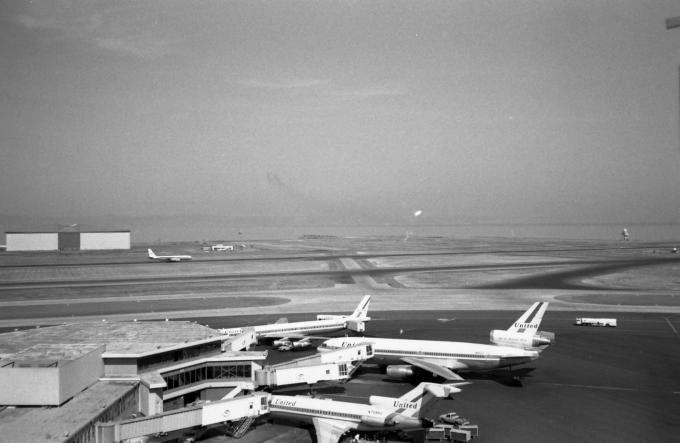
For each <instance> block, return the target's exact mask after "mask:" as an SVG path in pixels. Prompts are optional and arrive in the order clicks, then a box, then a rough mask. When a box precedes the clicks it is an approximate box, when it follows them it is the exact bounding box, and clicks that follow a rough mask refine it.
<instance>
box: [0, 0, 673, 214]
mask: <svg viewBox="0 0 680 443" xmlns="http://www.w3.org/2000/svg"><path fill="white" fill-rule="evenodd" d="M678 15H680V3H678V2H677V1H676V0H668V1H641V0H631V1H625V0H611V1H551V0H540V1H539V0H537V1H519V0H512V1H511V0H507V1H494V2H486V1H479V0H469V1H462V0H461V1H455V0H452V1H442V2H428V1H409V2H399V1H386V2H373V1H346V2H323V1H318V2H317V1H305V2H291V1H265V2H258V1H252V0H250V1H243V2H237V1H225V0H220V1H217V0H216V1H206V0H201V1H189V0H181V1H180V0H159V1H152V0H144V1H110V0H104V1H56V0H49V1H48V0H45V1H30V2H29V1H14V0H5V1H3V2H1V3H0V56H1V57H2V63H0V156H1V161H0V212H1V213H3V214H17V215H52V216H54V215H75V216H78V215H100V214H124V215H147V214H202V213H211V214H224V215H268V214H273V215H280V214H312V215H336V214H343V215H345V216H347V215H350V216H356V217H357V218H358V219H360V218H361V217H367V216H376V217H385V218H390V217H401V216H402V215H403V214H412V213H413V211H415V210H422V211H423V216H422V217H426V216H428V217H430V216H431V217H450V218H451V219H452V220H455V219H457V218H459V217H480V218H483V219H490V220H496V221H503V220H517V219H522V220H526V221H570V222H573V221H580V222H601V221H613V222H616V221H619V220H623V221H649V222H658V221H677V220H678V219H680V173H679V172H680V147H679V146H680V145H679V141H678V64H680V28H679V29H671V30H666V29H665V26H664V22H665V19H666V18H667V17H672V16H678Z"/></svg>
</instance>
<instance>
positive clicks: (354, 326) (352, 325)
mask: <svg viewBox="0 0 680 443" xmlns="http://www.w3.org/2000/svg"><path fill="white" fill-rule="evenodd" d="M347 329H349V330H350V331H356V332H364V331H365V330H366V323H364V321H363V320H347Z"/></svg>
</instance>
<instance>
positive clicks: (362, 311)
mask: <svg viewBox="0 0 680 443" xmlns="http://www.w3.org/2000/svg"><path fill="white" fill-rule="evenodd" d="M370 302H371V296H370V295H366V296H365V297H364V298H363V299H362V300H361V302H360V303H359V305H357V307H356V309H355V310H354V312H353V313H352V314H350V315H327V314H319V315H317V317H316V320H310V321H299V322H293V323H281V322H277V323H273V324H269V325H257V326H252V328H253V329H254V330H255V336H256V337H257V338H258V339H276V340H273V341H272V344H273V345H274V346H276V347H278V348H279V349H280V350H291V349H299V348H306V347H309V346H311V341H310V338H312V337H310V334H312V335H318V334H326V333H328V332H334V331H340V330H343V329H349V330H350V331H356V332H364V331H365V330H366V323H365V322H367V321H369V320H370V319H371V317H369V316H368V305H369V303H370ZM245 329H246V328H228V329H220V332H221V333H223V334H226V335H238V334H241V333H242V332H244V331H245Z"/></svg>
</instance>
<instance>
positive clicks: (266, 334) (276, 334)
mask: <svg viewBox="0 0 680 443" xmlns="http://www.w3.org/2000/svg"><path fill="white" fill-rule="evenodd" d="M284 334H286V335H282V334H281V333H280V332H258V333H257V336H258V337H262V338H280V339H281V340H284V339H298V340H299V339H301V338H305V337H307V336H306V335H304V334H295V333H293V334H290V333H288V332H284Z"/></svg>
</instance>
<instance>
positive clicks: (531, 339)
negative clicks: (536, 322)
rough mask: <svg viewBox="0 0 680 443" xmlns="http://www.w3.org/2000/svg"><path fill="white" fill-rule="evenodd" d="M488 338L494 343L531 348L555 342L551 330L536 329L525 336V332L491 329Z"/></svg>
mask: <svg viewBox="0 0 680 443" xmlns="http://www.w3.org/2000/svg"><path fill="white" fill-rule="evenodd" d="M489 340H490V341H491V343H494V344H496V345H501V346H510V347H513V348H521V349H532V348H537V347H539V346H548V345H551V344H553V343H554V342H555V334H554V333H552V332H544V331H538V332H536V335H533V336H527V335H525V334H517V333H513V332H508V331H502V330H499V329H495V330H493V331H491V334H490V335H489Z"/></svg>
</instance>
